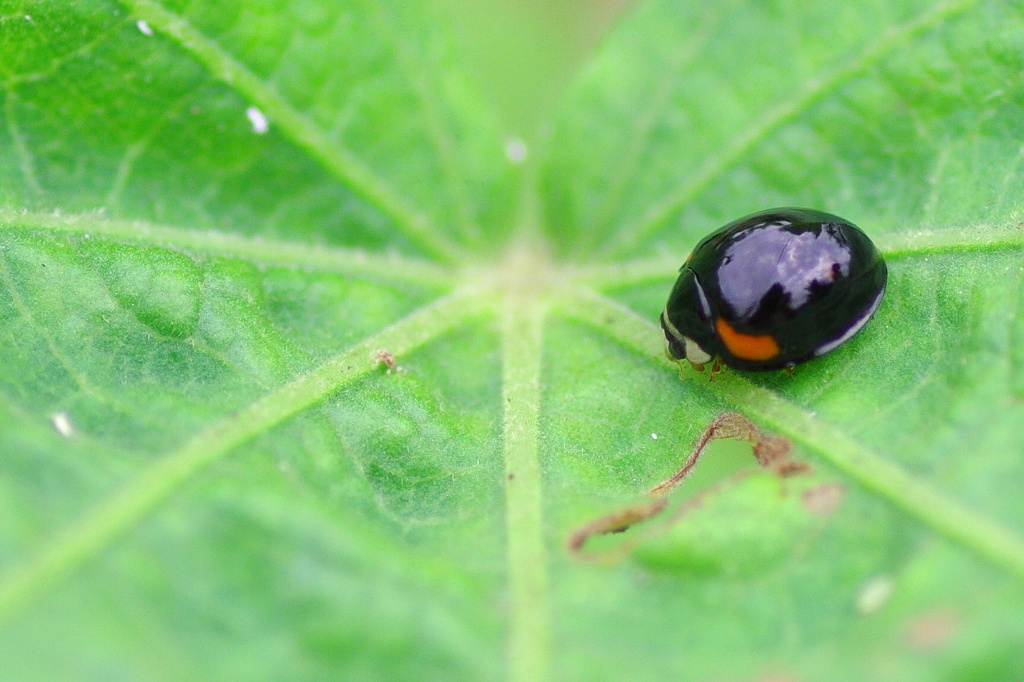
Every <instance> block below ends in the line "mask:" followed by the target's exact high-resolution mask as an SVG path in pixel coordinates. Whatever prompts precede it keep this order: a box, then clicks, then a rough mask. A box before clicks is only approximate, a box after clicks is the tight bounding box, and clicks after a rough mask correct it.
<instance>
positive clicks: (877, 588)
mask: <svg viewBox="0 0 1024 682" xmlns="http://www.w3.org/2000/svg"><path fill="white" fill-rule="evenodd" d="M895 589H896V581H895V580H893V578H892V576H891V575H876V576H875V577H874V578H871V579H870V580H868V581H867V582H866V583H864V585H863V586H861V588H860V590H858V591H857V596H856V597H855V599H854V605H855V606H856V608H857V612H858V613H861V614H864V615H868V614H872V613H874V612H876V611H878V609H880V608H882V607H883V606H885V603H886V602H888V601H889V598H890V597H892V593H893V590H895Z"/></svg>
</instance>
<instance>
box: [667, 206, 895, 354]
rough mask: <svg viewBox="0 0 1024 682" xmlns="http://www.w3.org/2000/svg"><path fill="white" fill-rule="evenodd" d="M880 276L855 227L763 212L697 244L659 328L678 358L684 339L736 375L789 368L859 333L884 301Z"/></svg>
mask: <svg viewBox="0 0 1024 682" xmlns="http://www.w3.org/2000/svg"><path fill="white" fill-rule="evenodd" d="M886 274H887V272H886V267H885V261H884V260H883V259H882V256H881V254H879V253H878V249H876V248H875V245H874V244H872V243H871V240H870V239H868V237H867V235H865V234H864V233H863V232H861V230H860V229H859V228H858V227H857V226H855V225H853V224H852V223H849V222H847V221H846V220H843V219H842V218H839V217H838V216H834V215H832V214H829V213H824V212H822V211H815V210H811V209H805V208H778V209H772V210H769V211H762V212H760V213H755V214H753V215H749V216H747V217H745V218H741V219H740V220H737V221H735V222H732V223H729V224H728V225H726V226H725V227H723V228H721V229H720V230H718V231H717V232H714V233H713V234H711V235H709V236H708V237H706V238H705V239H704V240H703V241H701V242H700V243H699V244H698V245H697V247H696V248H695V249H694V250H693V253H691V254H690V257H689V258H688V259H687V260H686V263H684V264H683V267H682V268H681V269H680V271H679V279H677V280H676V283H675V286H674V287H673V288H672V293H671V295H670V296H669V299H668V303H667V305H666V306H665V312H664V313H662V319H661V323H662V329H663V330H664V331H665V337H666V339H667V341H668V349H669V352H670V354H671V355H672V356H674V357H675V358H677V359H680V360H682V359H685V358H686V355H687V353H686V348H687V343H686V340H687V339H689V341H690V344H689V345H690V348H691V351H692V350H694V344H695V345H696V346H698V347H699V349H700V350H701V351H703V352H704V353H705V354H706V355H708V356H711V357H718V358H720V359H721V360H722V361H723V362H724V363H725V364H726V365H728V366H730V367H734V368H736V369H742V370H769V369H779V368H783V367H792V366H793V365H795V364H797V363H800V362H804V361H805V360H809V359H811V358H814V357H817V356H819V355H824V354H825V353H828V352H829V351H831V350H833V349H835V348H836V347H838V346H839V345H841V344H842V343H844V342H845V341H846V340H847V339H849V338H850V337H852V336H853V335H854V334H856V333H857V332H858V331H859V330H860V329H861V328H862V327H863V326H864V324H865V323H866V322H867V321H868V320H869V319H870V318H871V316H872V315H873V314H874V312H875V310H876V309H877V308H878V305H879V303H881V301H882V294H883V293H884V292H885V282H886ZM693 354H694V353H692V352H691V355H693ZM689 359H690V360H691V361H692V360H693V358H689ZM698 364H699V363H698Z"/></svg>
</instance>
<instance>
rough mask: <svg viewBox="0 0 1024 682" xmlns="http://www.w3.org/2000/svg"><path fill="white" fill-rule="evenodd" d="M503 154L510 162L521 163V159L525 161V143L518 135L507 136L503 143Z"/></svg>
mask: <svg viewBox="0 0 1024 682" xmlns="http://www.w3.org/2000/svg"><path fill="white" fill-rule="evenodd" d="M505 156H506V157H507V158H508V160H509V161H510V162H512V163H522V162H523V161H526V156H527V149H526V143H525V142H523V141H522V140H520V139H519V138H518V137H512V138H509V140H508V141H507V142H506V143H505Z"/></svg>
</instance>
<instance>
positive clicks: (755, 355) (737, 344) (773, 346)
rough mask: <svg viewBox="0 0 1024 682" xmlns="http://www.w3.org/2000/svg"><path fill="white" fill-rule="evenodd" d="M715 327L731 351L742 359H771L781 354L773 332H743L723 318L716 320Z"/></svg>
mask: <svg viewBox="0 0 1024 682" xmlns="http://www.w3.org/2000/svg"><path fill="white" fill-rule="evenodd" d="M715 329H717V330H718V337H719V338H720V339H722V343H724V344H725V347H726V348H728V349H729V352H730V353H732V354H733V355H735V356H736V357H738V358H740V359H742V360H752V361H755V362H756V361H758V360H771V359H772V358H774V357H775V356H777V355H778V354H779V344H778V343H776V342H775V338H774V337H773V336H772V335H771V334H764V335H761V336H754V335H753V334H741V333H739V332H738V331H736V330H735V329H733V328H732V325H731V324H729V323H728V322H726V321H725V320H723V319H722V318H718V319H717V320H715Z"/></svg>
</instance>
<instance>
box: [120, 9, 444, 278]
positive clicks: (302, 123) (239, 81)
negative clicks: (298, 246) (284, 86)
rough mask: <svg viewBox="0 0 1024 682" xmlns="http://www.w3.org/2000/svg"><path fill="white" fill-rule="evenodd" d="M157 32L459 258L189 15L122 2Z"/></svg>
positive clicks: (435, 250) (424, 244)
mask: <svg viewBox="0 0 1024 682" xmlns="http://www.w3.org/2000/svg"><path fill="white" fill-rule="evenodd" d="M120 1H121V3H122V4H123V5H124V6H125V7H126V8H128V9H129V10H131V11H132V12H133V13H134V14H135V15H136V16H138V17H140V18H142V19H144V20H145V21H147V22H148V23H149V24H150V26H152V27H153V29H154V30H158V31H160V32H162V33H165V34H166V35H168V36H170V37H171V38H173V39H174V40H175V41H176V42H177V43H178V44H179V45H181V46H182V47H183V48H184V49H185V50H187V51H189V52H191V53H192V54H193V55H194V56H195V57H196V58H197V59H198V60H199V61H200V62H202V63H203V64H204V65H205V66H206V67H207V69H209V71H210V73H211V75H213V76H214V77H215V78H217V79H219V80H221V81H223V82H224V83H226V84H227V85H228V86H229V87H231V88H233V89H235V90H236V91H237V92H238V93H239V94H240V95H242V96H243V97H245V98H247V99H248V100H249V101H251V102H252V103H254V104H255V105H257V106H258V107H259V108H260V109H261V110H262V111H263V113H264V114H266V115H267V116H268V117H269V118H270V120H271V121H272V122H273V123H274V124H276V125H277V127H279V128H280V129H281V130H283V131H284V132H285V134H286V135H288V137H290V138H291V139H292V140H293V141H294V142H295V143H296V144H298V145H299V146H300V147H301V148H303V149H305V150H306V151H307V152H308V153H309V154H311V155H312V156H313V157H314V158H316V159H317V160H318V161H320V163H322V164H323V165H324V167H325V168H327V169H328V170H329V171H330V172H331V173H333V174H334V176H335V177H336V178H338V179H339V180H341V181H342V182H343V183H345V184H346V185H348V186H349V187H351V188H352V189H353V190H354V191H356V192H357V193H358V194H360V195H361V196H362V197H364V198H365V199H367V200H369V201H370V202H371V203H372V204H373V205H374V206H376V207H377V208H378V209H380V210H381V211H383V212H384V213H385V214H386V215H387V216H389V217H390V218H391V219H392V221H393V222H394V224H395V227H396V228H397V229H398V230H399V231H401V232H402V233H403V234H404V235H405V236H406V237H407V238H409V239H410V240H411V241H412V242H413V243H415V244H417V245H418V246H420V247H421V248H423V249H425V250H426V251H427V252H428V253H430V255H433V256H436V257H440V258H443V259H446V260H457V259H458V258H459V257H460V256H461V255H462V254H461V249H460V248H459V247H458V246H456V245H455V244H454V243H452V242H451V241H449V240H448V239H447V238H446V237H444V236H443V235H442V233H441V231H440V230H439V229H438V228H437V226H436V225H435V224H434V223H433V221H431V220H430V219H429V218H428V217H427V216H426V215H425V214H423V213H422V212H419V211H417V210H415V209H413V208H412V207H410V206H408V205H407V204H406V202H405V201H404V200H403V199H402V198H401V196H399V194H398V193H397V191H396V190H395V189H394V188H393V187H391V186H390V185H389V184H388V183H387V182H386V181H385V180H384V179H383V178H382V177H380V176H379V175H377V174H375V173H374V172H373V171H372V170H370V169H369V168H368V167H367V166H365V165H364V164H363V163H362V162H361V161H359V160H358V159H357V158H356V157H355V156H354V155H353V154H352V153H351V152H350V151H349V150H347V149H345V148H344V147H342V146H340V145H338V144H336V143H335V142H334V141H333V140H331V139H330V138H329V137H328V136H327V134H326V133H325V132H324V131H323V130H322V129H321V128H320V127H319V126H317V125H316V124H315V123H313V122H312V121H311V120H310V119H309V118H307V117H306V116H304V115H303V114H302V113H300V112H299V111H298V110H297V109H296V108H295V107H293V106H292V105H291V104H290V103H289V102H288V101H287V100H286V99H285V98H284V97H283V96H281V94H280V93H278V92H277V90H276V89H274V88H273V87H272V86H270V85H269V84H268V83H265V82H264V81H262V80H261V79H260V78H259V77H258V76H257V75H256V74H255V73H254V72H253V71H251V70H250V69H249V68H248V67H247V66H245V65H244V64H242V63H241V62H239V61H238V60H237V59H236V58H235V57H234V56H232V55H231V54H229V53H228V52H227V51H226V50H225V49H224V48H223V47H221V46H220V45H219V44H218V43H217V42H216V41H214V40H212V39H210V38H208V37H206V36H205V35H204V34H202V33H201V32H200V31H199V30H198V29H196V28H195V27H194V26H192V24H190V23H189V22H188V21H187V20H186V19H185V18H184V17H182V16H180V15H178V14H175V13H174V12H171V11H170V10H167V9H165V8H164V7H163V5H161V4H160V3H159V2H156V0H120Z"/></svg>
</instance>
